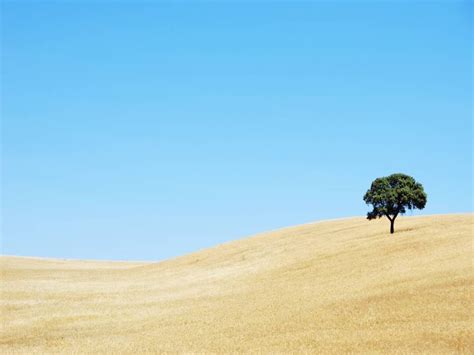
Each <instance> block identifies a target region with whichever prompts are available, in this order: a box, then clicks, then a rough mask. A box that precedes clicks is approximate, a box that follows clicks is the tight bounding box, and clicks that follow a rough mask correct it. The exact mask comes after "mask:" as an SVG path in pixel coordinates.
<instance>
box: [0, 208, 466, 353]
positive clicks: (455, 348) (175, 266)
mask: <svg viewBox="0 0 474 355" xmlns="http://www.w3.org/2000/svg"><path fill="white" fill-rule="evenodd" d="M473 226H474V215H472V214H463V215H461V214H460V215H437V216H425V217H401V218H399V219H397V223H396V232H395V234H393V235H390V234H389V223H388V221H387V220H385V219H384V220H377V221H367V220H366V219H364V218H351V219H344V220H336V221H327V222H319V223H312V224H306V225H302V226H297V227H291V228H286V229H282V230H279V231H274V232H269V233H264V234H260V235H257V236H254V237H251V238H247V239H242V240H237V241H234V242H231V243H226V244H223V245H218V246H216V247H214V248H211V249H206V250H203V251H199V252H196V253H193V254H189V255H186V256H183V257H179V258H176V259H172V260H167V261H164V262H159V263H131V262H105V261H104V262H94V261H71V260H57V259H40V258H24V257H6V256H4V257H2V258H1V259H0V270H1V281H2V283H1V318H2V329H1V334H0V352H2V353H15V352H19V353H28V354H31V353H35V352H39V353H44V352H48V353H51V352H55V353H59V352H60V353H73V352H109V353H110V352H113V353H131V354H132V353H133V354H137V353H145V352H174V353H176V352H188V353H189V352H199V353H203V352H205V353H208V352H213V353H222V352H280V353H281V352H311V353H314V352H319V353H321V352H324V353H341V352H359V353H370V352H372V353H374V352H392V353H407V352H409V353H454V352H458V353H473V352H474V345H473V328H472V321H473V311H474V309H473V297H472V281H473V275H472V237H473Z"/></svg>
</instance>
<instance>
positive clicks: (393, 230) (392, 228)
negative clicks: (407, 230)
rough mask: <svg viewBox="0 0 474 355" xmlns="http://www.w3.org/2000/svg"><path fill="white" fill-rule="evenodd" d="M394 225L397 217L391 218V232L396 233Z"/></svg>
mask: <svg viewBox="0 0 474 355" xmlns="http://www.w3.org/2000/svg"><path fill="white" fill-rule="evenodd" d="M394 225H395V218H394V219H391V220H390V234H393V233H395V228H394Z"/></svg>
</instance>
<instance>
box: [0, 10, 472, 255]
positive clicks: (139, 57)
mask: <svg viewBox="0 0 474 355" xmlns="http://www.w3.org/2000/svg"><path fill="white" fill-rule="evenodd" d="M472 10H473V9H472V5H471V4H470V3H469V2H468V1H464V2H456V1H453V2H437V3H434V2H433V3H430V2H394V1H391V2H384V1H377V2H341V1H338V2H335V3H330V2H326V3H324V2H316V1H315V2H310V1H307V2H294V1H286V2H285V1H281V2H270V1H255V2H250V1H240V2H238V1H237V2H224V1H223V2H220V3H219V2H191V1H179V2H175V3H174V4H173V3H171V2H148V3H137V2H132V1H130V2H129V3H127V2H105V1H104V2H96V3H94V2H78V1H76V2H74V1H70V2H60V1H59V2H58V1H56V2H50V3H48V2H42V3H39V4H38V3H36V4H34V3H32V2H25V1H23V2H3V5H2V73H1V75H2V77H1V84H2V163H3V164H2V165H3V166H2V217H3V225H2V252H3V253H4V254H15V255H32V256H48V257H65V258H100V259H145V260H156V259H163V258H167V257H172V256H176V255H180V254H183V253H187V252H190V251H193V250H196V249H200V248H204V247H208V246H212V245H215V244H217V243H221V242H224V241H227V240H231V239H235V238H240V237H244V236H246V235H249V234H253V233H256V232H260V231H266V230H269V229H275V228H279V227H282V226H288V225H295V224H300V223H305V222H310V221H315V220H321V219H327V218H337V217H345V216H355V215H365V213H366V212H367V210H368V207H367V206H366V205H365V204H364V202H363V201H362V196H363V194H364V192H365V191H366V190H367V188H368V187H369V185H370V183H371V181H372V180H373V179H374V178H376V177H378V176H384V175H387V174H390V173H394V172H403V173H407V174H410V175H413V176H414V177H415V178H416V179H417V180H418V181H420V182H421V183H423V185H424V186H425V189H426V191H427V193H428V197H429V200H428V204H427V207H426V209H425V210H424V211H422V213H423V214H433V213H450V212H467V211H472V180H471V179H472V132H473V131H472V100H473V96H472V67H471V63H472V56H471V51H472V26H473V22H472ZM418 213H419V212H417V213H415V214H418ZM368 223H369V222H368Z"/></svg>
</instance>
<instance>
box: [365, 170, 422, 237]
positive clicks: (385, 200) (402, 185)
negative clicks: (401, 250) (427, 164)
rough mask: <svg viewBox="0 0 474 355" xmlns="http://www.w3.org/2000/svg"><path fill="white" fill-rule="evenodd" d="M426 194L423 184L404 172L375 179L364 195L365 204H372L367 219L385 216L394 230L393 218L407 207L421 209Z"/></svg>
mask: <svg viewBox="0 0 474 355" xmlns="http://www.w3.org/2000/svg"><path fill="white" fill-rule="evenodd" d="M426 200H427V196H426V193H425V191H424V189H423V186H422V185H421V184H420V183H419V182H416V181H415V179H414V178H412V177H411V176H408V175H405V174H392V175H390V176H386V177H380V178H377V179H375V180H374V181H373V182H372V185H371V186H370V189H369V190H368V191H367V192H366V194H365V195H364V201H365V203H366V204H368V205H369V204H370V205H372V206H373V209H372V211H370V212H368V213H367V219H369V220H371V219H375V218H380V217H383V216H385V217H387V218H388V219H389V220H390V232H391V233H393V232H394V222H395V218H397V216H398V215H399V214H404V213H405V212H406V211H407V209H408V210H413V209H415V208H416V209H423V208H425V205H426Z"/></svg>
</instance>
